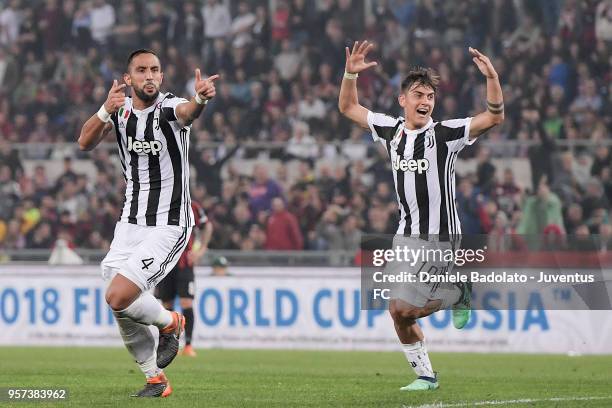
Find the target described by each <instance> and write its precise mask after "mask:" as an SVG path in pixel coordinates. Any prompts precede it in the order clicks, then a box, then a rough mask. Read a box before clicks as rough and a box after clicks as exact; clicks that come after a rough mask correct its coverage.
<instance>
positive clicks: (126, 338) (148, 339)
mask: <svg viewBox="0 0 612 408" xmlns="http://www.w3.org/2000/svg"><path fill="white" fill-rule="evenodd" d="M117 313H118V312H115V318H116V319H117V325H118V326H119V333H121V337H122V338H123V343H124V344H125V347H126V348H127V349H128V351H129V352H130V354H131V355H132V357H134V360H136V364H138V367H140V370H141V371H142V372H143V373H144V375H146V376H147V378H151V377H155V376H156V375H158V374H159V373H160V372H161V371H162V370H161V369H159V368H158V367H157V355H156V353H155V339H154V338H153V334H152V333H151V330H150V329H149V326H145V325H144V324H140V323H137V322H135V321H134V320H132V318H130V317H127V316H123V317H122V316H118V315H117Z"/></svg>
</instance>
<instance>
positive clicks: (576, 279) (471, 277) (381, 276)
mask: <svg viewBox="0 0 612 408" xmlns="http://www.w3.org/2000/svg"><path fill="white" fill-rule="evenodd" d="M424 267H426V262H423V263H422V264H421V267H420V269H419V270H418V271H417V272H399V273H391V274H390V273H385V272H383V271H377V272H374V274H373V276H372V278H373V280H374V282H376V283H459V282H463V283H466V282H471V283H527V282H535V283H592V282H595V277H594V276H593V274H583V273H579V272H576V273H573V274H558V273H544V272H543V271H540V272H539V274H538V275H528V274H524V273H519V272H513V273H509V272H506V271H501V272H496V271H488V272H478V271H471V272H470V273H469V274H466V273H465V272H459V271H455V272H450V273H449V272H442V273H440V272H441V271H440V270H436V272H432V271H431V270H427V271H425V270H422V269H424ZM442 269H445V268H442Z"/></svg>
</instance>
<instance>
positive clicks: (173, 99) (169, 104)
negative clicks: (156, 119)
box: [162, 95, 189, 122]
mask: <svg viewBox="0 0 612 408" xmlns="http://www.w3.org/2000/svg"><path fill="white" fill-rule="evenodd" d="M185 102H189V101H188V100H187V99H185V98H179V97H178V96H174V95H170V96H166V98H165V99H164V101H163V102H162V112H163V114H164V117H165V118H166V120H167V121H168V122H176V121H177V116H176V107H177V106H178V105H180V104H181V103H185Z"/></svg>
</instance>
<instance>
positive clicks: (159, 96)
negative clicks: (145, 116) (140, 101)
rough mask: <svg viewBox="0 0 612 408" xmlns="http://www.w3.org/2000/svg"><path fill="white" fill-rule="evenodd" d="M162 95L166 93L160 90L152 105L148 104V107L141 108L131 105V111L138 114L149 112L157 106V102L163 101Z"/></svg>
mask: <svg viewBox="0 0 612 408" xmlns="http://www.w3.org/2000/svg"><path fill="white" fill-rule="evenodd" d="M164 96H166V94H165V93H162V92H160V93H159V95H157V99H156V100H155V103H154V104H153V105H151V106H149V107H148V108H146V109H143V110H138V109H134V107H133V106H132V111H133V112H134V113H135V114H137V115H140V114H142V113H149V112H151V111H152V110H153V109H155V107H156V106H157V104H158V103H160V102H161V101H163V100H164Z"/></svg>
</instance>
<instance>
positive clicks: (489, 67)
mask: <svg viewBox="0 0 612 408" xmlns="http://www.w3.org/2000/svg"><path fill="white" fill-rule="evenodd" d="M468 50H469V51H470V54H472V61H474V63H475V64H476V66H477V67H478V69H479V70H480V72H482V75H484V76H486V77H487V78H497V72H496V71H495V68H493V64H491V60H489V57H487V56H486V55H484V54H483V53H481V52H480V51H478V50H477V49H476V48H472V47H470V48H469V49H468Z"/></svg>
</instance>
